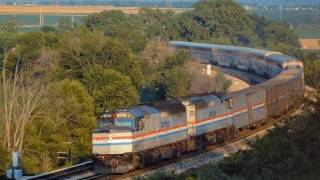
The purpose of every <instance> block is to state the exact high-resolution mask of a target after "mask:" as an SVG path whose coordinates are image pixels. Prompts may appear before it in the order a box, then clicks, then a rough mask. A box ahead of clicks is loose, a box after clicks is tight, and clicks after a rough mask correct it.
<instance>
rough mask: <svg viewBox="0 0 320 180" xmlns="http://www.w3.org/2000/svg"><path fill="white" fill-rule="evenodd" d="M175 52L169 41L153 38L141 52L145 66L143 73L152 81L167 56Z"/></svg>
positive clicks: (140, 56)
mask: <svg viewBox="0 0 320 180" xmlns="http://www.w3.org/2000/svg"><path fill="white" fill-rule="evenodd" d="M173 53H174V52H173V50H172V48H170V47H169V45H168V42H167V41H164V40H161V39H152V40H150V41H148V42H147V44H146V47H145V49H144V50H143V51H141V52H140V54H139V58H140V59H141V64H142V67H144V68H143V74H144V76H145V79H147V81H149V82H152V81H154V80H155V78H156V74H157V73H156V71H157V68H158V67H159V66H160V65H161V64H162V63H163V61H165V58H167V57H168V56H170V55H172V54H173Z"/></svg>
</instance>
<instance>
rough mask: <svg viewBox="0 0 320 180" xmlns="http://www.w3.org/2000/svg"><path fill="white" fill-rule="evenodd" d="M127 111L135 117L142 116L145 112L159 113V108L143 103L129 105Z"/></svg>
mask: <svg viewBox="0 0 320 180" xmlns="http://www.w3.org/2000/svg"><path fill="white" fill-rule="evenodd" d="M128 111H129V112H130V113H132V114H133V115H134V116H136V117H143V116H144V115H145V114H156V113H159V110H157V109H155V108H154V107H152V106H145V105H142V106H134V107H131V108H130V109H129V110H128Z"/></svg>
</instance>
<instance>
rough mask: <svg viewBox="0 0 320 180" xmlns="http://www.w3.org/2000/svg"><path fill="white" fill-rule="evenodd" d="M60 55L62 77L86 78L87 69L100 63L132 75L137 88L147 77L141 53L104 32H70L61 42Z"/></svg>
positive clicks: (79, 30)
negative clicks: (108, 36) (106, 35)
mask: <svg viewBox="0 0 320 180" xmlns="http://www.w3.org/2000/svg"><path fill="white" fill-rule="evenodd" d="M60 59H61V61H60V67H61V70H60V72H61V74H60V76H61V77H60V78H66V77H67V78H75V79H78V80H80V81H82V80H83V78H84V72H85V70H87V69H88V68H91V67H93V66H94V65H95V64H98V65H101V66H102V67H104V68H108V69H109V68H112V69H115V70H117V71H119V72H121V73H122V74H124V75H127V76H129V77H130V78H131V80H132V82H133V84H134V85H135V86H136V87H137V88H138V87H139V86H140V85H141V83H142V80H143V79H142V70H141V66H140V62H139V60H138V58H137V56H136V55H135V54H134V53H133V52H132V51H131V50H130V49H129V48H128V47H127V46H126V45H124V44H123V43H121V42H119V41H117V40H112V39H109V38H106V37H105V36H104V35H103V34H102V33H101V32H89V31H87V30H85V29H76V30H75V31H73V32H70V33H68V38H66V39H64V41H62V44H61V46H60Z"/></svg>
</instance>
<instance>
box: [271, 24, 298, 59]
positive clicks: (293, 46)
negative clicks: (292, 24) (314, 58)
mask: <svg viewBox="0 0 320 180" xmlns="http://www.w3.org/2000/svg"><path fill="white" fill-rule="evenodd" d="M265 36H266V46H267V48H268V49H270V50H274V51H280V52H282V53H283V54H287V55H292V56H295V57H297V58H299V57H301V56H302V54H301V52H300V51H299V50H300V42H299V39H298V35H297V34H296V33H295V32H294V31H293V30H291V29H290V28H289V26H288V25H286V24H281V23H271V24H269V25H268V26H266V27H265Z"/></svg>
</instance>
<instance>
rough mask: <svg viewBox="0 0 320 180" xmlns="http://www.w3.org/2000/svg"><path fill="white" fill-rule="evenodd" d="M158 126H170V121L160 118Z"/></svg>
mask: <svg viewBox="0 0 320 180" xmlns="http://www.w3.org/2000/svg"><path fill="white" fill-rule="evenodd" d="M160 126H161V128H167V127H170V121H169V120H162V121H161V122H160Z"/></svg>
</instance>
